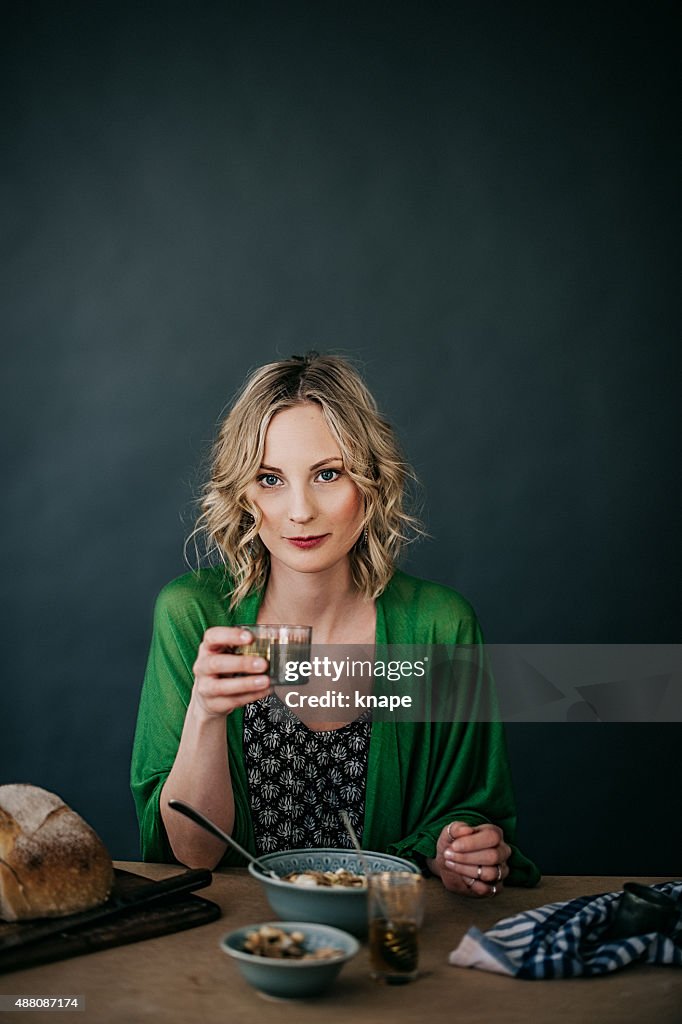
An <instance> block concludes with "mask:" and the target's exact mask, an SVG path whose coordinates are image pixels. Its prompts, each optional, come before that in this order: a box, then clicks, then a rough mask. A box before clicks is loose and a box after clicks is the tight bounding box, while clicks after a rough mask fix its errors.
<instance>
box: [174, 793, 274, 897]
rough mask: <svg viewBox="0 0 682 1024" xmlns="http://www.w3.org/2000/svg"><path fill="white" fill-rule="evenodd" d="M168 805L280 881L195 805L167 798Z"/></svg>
mask: <svg viewBox="0 0 682 1024" xmlns="http://www.w3.org/2000/svg"><path fill="white" fill-rule="evenodd" d="M168 806H169V807H172V809H173V810H174V811H178V812H179V813H180V814H184V815H185V817H186V818H189V819H190V820H191V821H193V822H194V824H195V825H199V826H200V828H204V829H206V831H207V832H210V833H211V835H214V836H216V837H217V838H218V839H222V841H223V842H224V843H228V844H229V845H230V846H232V847H234V849H235V850H236V851H237V853H241V855H242V857H246V859H247V860H249V861H251V863H252V864H255V865H256V867H257V868H258V869H259V871H262V872H263V874H264V875H268V877H269V878H274V879H275V881H276V882H281V881H282V879H281V878H280V877H279V875H277V874H275V872H274V871H272V870H271V869H270V868H268V867H266V866H265V864H263V862H262V861H261V860H259V859H258V857H254V855H253V854H252V853H249V851H248V850H245V849H244V847H243V846H240V845H239V843H238V842H237V840H236V839H233V838H232V836H228V834H227V832H223V830H222V829H221V828H218V826H217V825H216V824H215V823H214V822H212V821H211V819H210V818H207V817H206V815H205V814H202V813H201V811H198V810H197V809H196V807H192V806H191V804H186V803H185V802H184V800H169V801H168Z"/></svg>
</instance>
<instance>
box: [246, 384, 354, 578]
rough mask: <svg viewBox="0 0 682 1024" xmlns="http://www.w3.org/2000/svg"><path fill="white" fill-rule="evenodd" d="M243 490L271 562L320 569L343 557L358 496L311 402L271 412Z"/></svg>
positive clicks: (319, 412) (304, 569)
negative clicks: (256, 512)
mask: <svg viewBox="0 0 682 1024" xmlns="http://www.w3.org/2000/svg"><path fill="white" fill-rule="evenodd" d="M247 493H248V497H249V498H250V499H251V501H252V502H253V503H254V504H255V505H257V506H258V508H259V509H260V511H261V514H262V517H263V519H262V523H261V528H260V534H259V536H260V539H261V540H262V542H263V544H264V545H265V547H266V548H267V549H268V551H269V552H270V558H271V564H272V565H274V564H275V563H276V562H281V563H282V564H283V565H286V566H288V567H289V568H291V569H295V570H296V571H298V572H306V573H314V572H321V571H323V570H325V569H329V568H331V567H332V566H333V565H336V564H337V563H338V562H339V561H341V560H342V559H345V558H346V557H347V556H348V552H349V551H350V549H351V548H352V547H353V544H354V543H355V542H356V540H357V539H358V537H359V536H360V532H361V529H362V518H363V501H362V495H361V493H360V491H359V490H358V488H357V487H356V485H355V484H354V483H353V481H352V480H351V478H350V477H349V476H348V475H347V474H346V472H345V470H344V466H343V458H342V456H341V450H340V448H339V446H338V444H337V443H336V441H335V440H334V437H333V436H332V434H331V433H330V431H329V428H328V427H327V424H326V423H325V420H324V416H323V415H322V410H321V408H320V406H319V405H317V404H316V403H314V402H307V403H305V404H304V405H297V406H294V407H293V408H291V409H282V410H281V412H278V413H276V414H275V416H273V418H272V420H271V422H270V426H269V427H268V430H267V434H266V436H265V450H264V452H263V462H262V465H261V467H260V469H259V471H258V476H257V478H256V480H255V481H254V482H253V483H252V484H251V485H250V486H249V488H248V491H247Z"/></svg>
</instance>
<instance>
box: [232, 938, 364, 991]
mask: <svg viewBox="0 0 682 1024" xmlns="http://www.w3.org/2000/svg"><path fill="white" fill-rule="evenodd" d="M220 946H221V949H222V950H223V951H224V952H225V953H227V955H228V956H230V957H232V959H233V960H235V961H236V963H237V966H238V968H239V970H240V971H241V973H242V974H243V976H244V978H245V979H246V980H247V981H248V982H249V984H250V985H253V987H254V988H256V989H258V990H259V991H260V992H263V993H264V994H265V995H268V996H276V997H278V998H280V999H282V998H284V999H298V998H301V997H303V996H313V995H319V993H320V992H323V991H324V990H325V989H326V988H328V987H329V986H330V985H331V984H332V982H333V981H334V979H335V978H336V976H337V975H338V973H339V971H340V970H341V968H342V967H343V965H344V964H345V963H346V962H347V961H348V960H351V959H352V958H353V957H354V956H355V954H356V953H357V951H358V949H359V948H360V947H359V944H358V942H357V939H355V938H353V936H352V935H348V934H347V932H342V931H340V930H339V929H338V928H330V927H329V926H327V925H321V924H311V923H309V922H305V921H266V922H265V923H264V924H261V925H246V926H245V927H243V928H238V929H237V930H236V931H234V932H230V934H229V935H226V936H225V937H224V938H223V940H222V941H221V943H220Z"/></svg>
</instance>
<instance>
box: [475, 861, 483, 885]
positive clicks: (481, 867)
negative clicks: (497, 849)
mask: <svg viewBox="0 0 682 1024" xmlns="http://www.w3.org/2000/svg"><path fill="white" fill-rule="evenodd" d="M482 873H483V865H482V864H479V865H478V871H477V872H476V878H478V879H479V881H480V878H481V875H482Z"/></svg>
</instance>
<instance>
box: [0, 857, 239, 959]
mask: <svg viewBox="0 0 682 1024" xmlns="http://www.w3.org/2000/svg"><path fill="white" fill-rule="evenodd" d="M149 882H150V879H149V878H144V877H143V876H142V875H134V874H132V872H130V871H121V870H120V869H119V868H116V869H115V881H114V890H113V893H112V895H119V896H120V895H124V894H129V893H131V892H133V891H134V890H135V889H137V888H139V887H140V886H142V885H148V884H149ZM220 913H221V912H220V907H219V906H218V905H217V904H216V903H211V901H210V900H206V899H203V898H202V897H201V896H194V895H189V896H187V895H183V896H176V897H172V896H171V897H169V898H168V899H167V900H163V901H161V900H159V902H158V903H153V904H151V906H149V907H140V908H138V909H134V908H131V910H130V911H123V912H121V913H120V914H117V916H116V917H114V918H112V919H111V920H103V921H101V922H93V923H92V924H91V925H89V926H85V927H83V928H81V929H80V930H78V931H74V932H73V933H69V932H60V933H59V934H57V935H52V936H50V937H49V938H45V939H42V940H40V941H38V942H34V943H31V944H30V945H26V946H16V947H14V948H13V949H7V950H4V951H2V949H1V948H0V974H2V973H6V972H7V971H16V970H20V969H21V968H24V967H35V966H37V965H38V964H45V963H50V962H51V961H53V960H66V959H67V958H68V957H72V956H82V955H83V954H85V953H94V952H96V951H97V950H98V949H108V948H109V947H110V946H124V945H126V944H127V943H129V942H141V941H142V940H144V939H152V938H154V937H155V936H158V935H169V934H170V933H171V932H180V931H184V930H185V929H186V928H196V927H197V926H198V925H201V924H208V922H209V921H216V920H217V919H218V918H219V917H220ZM75 917H76V915H74V918H75ZM50 920H54V919H53V918H41V919H40V920H38V921H24V922H15V923H7V922H0V947H1V946H2V940H3V938H5V936H9V935H13V934H16V933H17V932H19V933H20V934H22V935H27V936H28V935H30V933H31V930H32V929H38V928H42V927H43V926H44V925H45V923H46V922H47V921H50ZM67 923H68V919H67V918H64V924H65V927H66V926H67Z"/></svg>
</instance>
